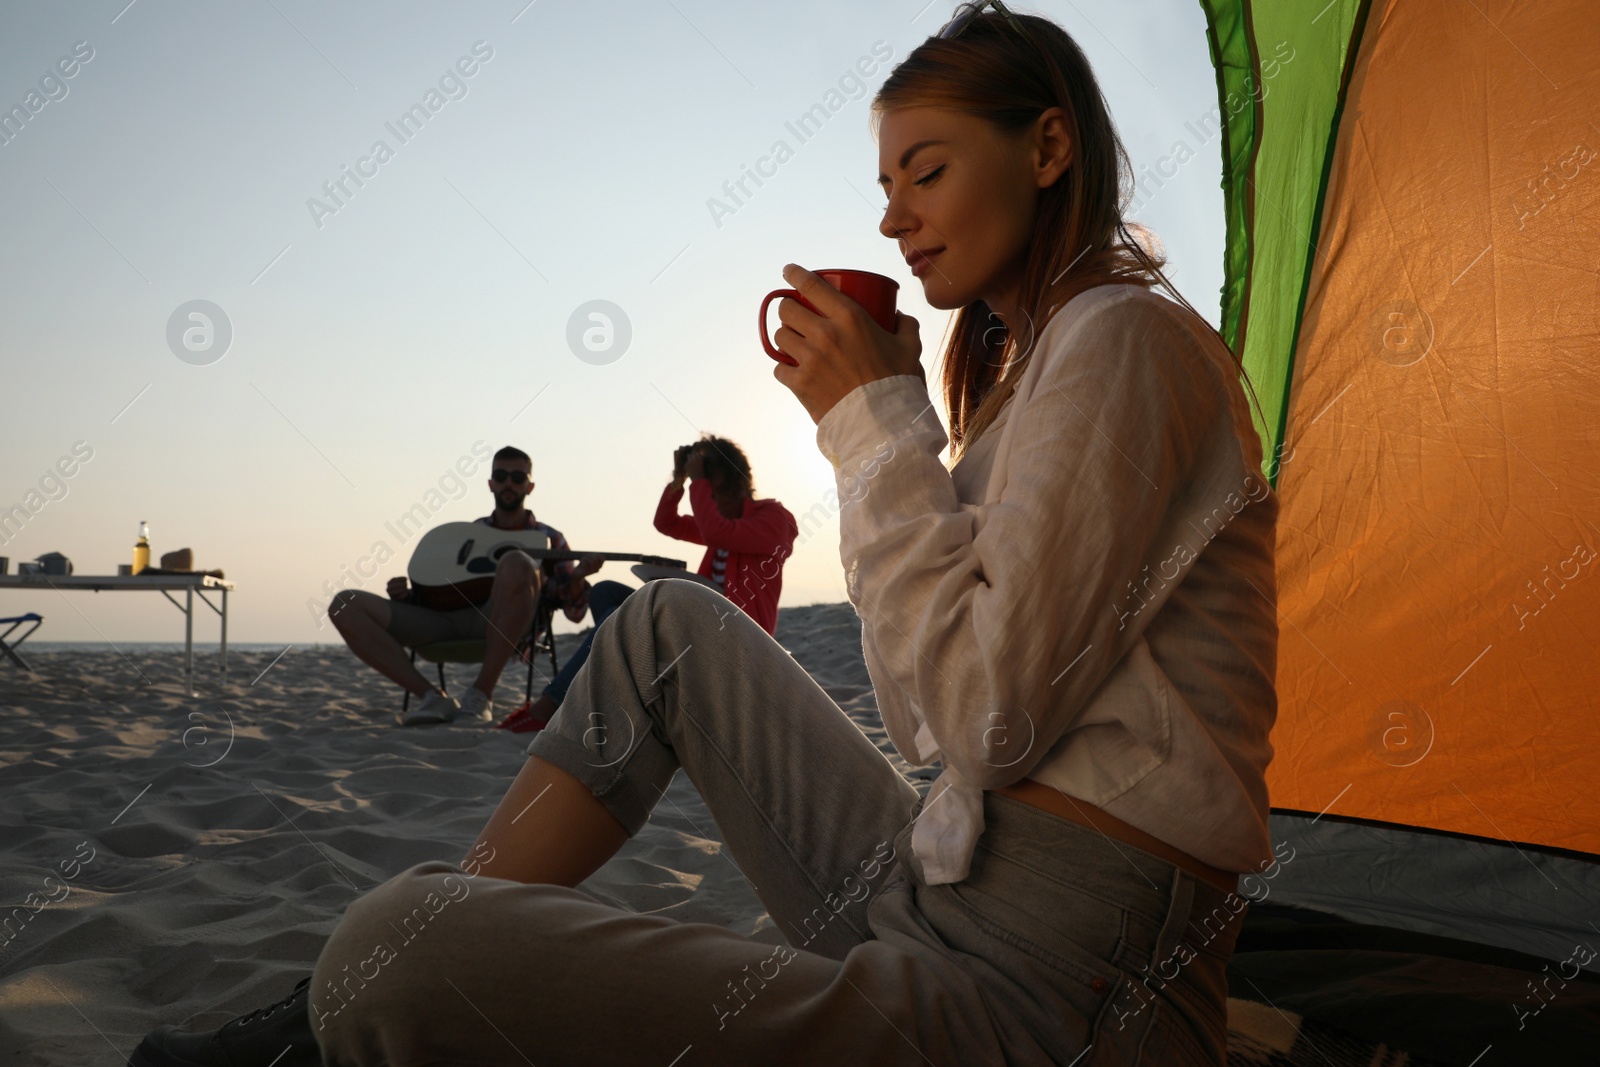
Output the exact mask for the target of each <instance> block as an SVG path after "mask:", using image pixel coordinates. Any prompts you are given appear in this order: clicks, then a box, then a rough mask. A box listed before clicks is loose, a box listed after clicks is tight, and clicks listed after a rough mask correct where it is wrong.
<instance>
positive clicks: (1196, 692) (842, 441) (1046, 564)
mask: <svg viewBox="0 0 1600 1067" xmlns="http://www.w3.org/2000/svg"><path fill="white" fill-rule="evenodd" d="M1020 375H1021V376H1020V378H1019V379H1018V381H1017V384H1016V390H1015V392H1014V394H1013V396H1012V397H1011V398H1010V400H1008V401H1007V403H1006V405H1005V407H1003V408H1002V409H1001V412H1000V414H999V416H998V418H997V419H996V420H995V422H994V423H992V424H991V425H990V427H989V429H988V430H986V431H985V432H984V433H983V434H982V435H981V436H980V437H979V438H978V439H977V440H976V441H974V442H972V443H971V446H970V447H969V449H968V450H967V451H966V453H965V454H964V455H963V456H962V457H961V459H960V461H959V462H957V463H956V465H955V466H954V467H953V468H950V469H946V467H945V465H944V463H943V461H942V459H941V453H942V452H943V450H944V449H945V447H946V445H947V443H948V439H947V437H946V435H945V432H944V429H943V427H942V426H941V425H940V423H939V420H938V419H937V418H936V417H935V415H934V411H933V404H932V402H931V401H930V400H929V397H928V390H927V386H926V384H925V383H924V382H923V380H922V379H921V378H920V377H918V376H913V375H901V376H897V377H892V378H883V379H880V380H878V381H874V382H869V383H868V384H866V385H863V386H860V387H858V388H857V389H855V390H854V391H852V392H851V393H850V394H849V395H848V396H846V397H845V398H844V399H842V400H840V401H839V403H838V404H836V405H835V406H834V407H833V409H832V410H830V411H829V412H828V413H827V414H826V415H825V416H824V417H823V418H822V420H821V422H820V423H819V424H818V426H817V444H818V447H819V448H820V449H821V450H822V453H823V454H824V455H825V456H827V458H828V459H829V461H830V462H831V463H832V464H833V466H834V470H835V477H836V480H837V482H838V487H839V496H840V500H841V501H842V504H841V509H840V520H839V526H840V546H839V552H840V557H841V559H842V560H843V563H844V571H845V581H846V587H847V590H848V594H849V597H850V601H851V603H852V604H853V605H855V608H856V611H857V613H858V614H859V615H860V616H861V621H862V627H861V637H862V646H863V651H864V652H865V655H866V661H867V668H868V671H869V673H870V674H871V676H872V682H873V686H874V689H875V690H876V693H877V699H878V706H879V709H880V710H881V712H882V714H883V719H884V724H885V726H886V727H887V729H888V732H889V738H890V740H891V741H892V742H893V744H894V746H895V748H896V749H898V750H899V752H900V753H901V755H903V756H904V757H905V758H906V759H907V761H909V762H910V763H911V764H912V765H913V766H922V765H925V764H928V763H930V762H932V761H933V760H934V759H935V758H936V757H937V758H940V759H942V761H943V769H942V771H941V773H940V775H939V777H938V779H937V780H936V781H935V782H934V784H933V787H932V789H931V790H930V791H929V794H928V798H927V801H926V803H925V804H924V805H923V808H922V813H921V814H919V816H918V819H917V824H916V826H915V827H914V828H913V831H912V851H913V853H914V854H915V855H916V856H917V858H918V860H919V861H920V862H921V864H922V867H923V870H924V873H925V877H926V880H927V882H928V884H941V883H946V882H959V881H961V880H963V879H964V878H966V876H967V872H968V869H969V865H970V863H971V859H972V854H973V850H974V848H975V847H976V844H977V840H978V837H979V836H980V835H981V834H982V832H983V796H982V790H985V789H994V788H998V787H1000V786H1005V785H1010V784H1012V783H1015V782H1017V781H1019V780H1021V779H1022V778H1025V777H1026V778H1030V779H1033V780H1034V781H1036V782H1041V783H1043V784H1045V785H1048V786H1053V787H1054V788H1056V789H1059V790H1060V791H1061V792H1063V793H1065V794H1067V795H1068V796H1071V797H1076V798H1079V799H1082V800H1085V801H1088V802H1089V803H1091V804H1095V805H1098V806H1099V807H1101V808H1102V809H1104V810H1105V811H1107V812H1109V813H1110V814H1112V815H1114V816H1116V817H1118V818H1120V819H1122V820H1124V821H1125V822H1128V823H1130V824H1132V825H1133V826H1136V827H1138V828H1139V829H1141V830H1144V831H1145V832H1146V833H1149V834H1151V835H1153V836H1154V837H1156V838H1158V839H1160V840H1162V841H1165V842H1167V843H1168V844H1170V845H1172V846H1174V847H1176V848H1179V849H1182V850H1183V851H1184V852H1187V853H1189V854H1190V855H1192V856H1194V857H1196V858H1197V859H1200V860H1202V861H1203V862H1205V863H1209V864H1211V865H1212V866H1215V867H1219V868H1221V869H1223V870H1227V871H1246V870H1250V869H1253V868H1255V867H1256V866H1257V865H1258V864H1259V863H1260V862H1262V861H1264V860H1266V859H1268V858H1269V857H1270V854H1271V853H1270V844H1269V838H1268V835H1267V789H1266V780H1265V772H1266V767H1267V763H1268V762H1269V761H1270V759H1271V758H1272V747H1271V744H1270V743H1269V742H1268V733H1269V731H1270V730H1271V728H1272V724H1273V720H1274V719H1275V718H1276V715H1277V695H1276V690H1275V689H1274V687H1273V676H1274V673H1275V671H1276V667H1277V638H1278V627H1277V614H1276V609H1275V607H1274V603H1275V600H1276V596H1277V590H1276V583H1275V580H1274V574H1273V536H1274V527H1275V525H1276V520H1277V513H1278V497H1277V494H1276V493H1275V492H1273V491H1272V489H1271V488H1270V487H1269V486H1268V484H1267V482H1266V479H1265V478H1264V477H1263V476H1262V474H1261V444H1260V439H1259V437H1258V436H1257V434H1256V432H1255V430H1254V428H1253V426H1252V424H1251V421H1250V415H1249V409H1248V407H1247V406H1246V403H1245V398H1244V392H1243V389H1242V387H1241V386H1240V383H1239V379H1238V370H1237V365H1236V364H1235V362H1234V360H1233V357H1232V356H1231V354H1230V353H1229V352H1228V350H1227V348H1226V346H1224V345H1223V344H1222V342H1221V340H1220V339H1219V338H1218V337H1217V336H1216V335H1215V334H1214V333H1213V332H1212V331H1211V330H1210V328H1209V327H1208V326H1207V325H1206V324H1205V323H1204V322H1202V321H1201V320H1199V319H1198V318H1196V317H1195V316H1194V315H1192V314H1191V313H1189V312H1188V311H1187V310H1185V309H1183V308H1182V307H1180V306H1179V305H1177V304H1175V303H1173V302H1172V301H1170V300H1168V299H1166V298H1165V297H1163V296H1161V295H1160V294H1158V293H1155V292H1153V291H1151V290H1148V289H1145V288H1144V287H1142V286H1137V285H1131V284H1112V285H1102V286H1099V287H1096V288H1093V289H1089V290H1086V291H1085V292H1083V293H1080V294H1078V295H1077V296H1076V297H1074V298H1073V299H1072V300H1071V301H1069V302H1068V303H1067V305H1066V306H1065V307H1064V308H1063V309H1061V310H1060V311H1059V312H1058V313H1057V314H1056V315H1055V316H1054V317H1053V318H1052V319H1051V320H1050V322H1049V323H1048V324H1047V325H1046V327H1045V328H1044V329H1043V330H1042V331H1041V332H1040V334H1039V336H1038V338H1037V342H1036V346H1035V350H1034V352H1033V354H1032V356H1031V358H1030V359H1029V361H1028V362H1027V364H1026V365H1025V366H1024V367H1023V369H1022V370H1021V372H1020Z"/></svg>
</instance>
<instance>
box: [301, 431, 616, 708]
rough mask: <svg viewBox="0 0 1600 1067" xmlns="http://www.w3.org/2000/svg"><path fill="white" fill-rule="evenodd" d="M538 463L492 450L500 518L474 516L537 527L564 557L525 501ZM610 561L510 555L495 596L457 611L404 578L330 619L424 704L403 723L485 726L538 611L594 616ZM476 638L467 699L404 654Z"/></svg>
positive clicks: (341, 600)
mask: <svg viewBox="0 0 1600 1067" xmlns="http://www.w3.org/2000/svg"><path fill="white" fill-rule="evenodd" d="M532 474H533V461H532V460H531V459H529V458H528V454H527V453H526V452H523V451H522V450H521V449H518V448H513V447H511V446H510V445H507V446H506V447H504V448H502V449H501V450H500V451H498V452H496V453H495V454H494V461H493V465H492V475H491V478H490V481H489V483H488V484H489V489H490V491H491V492H493V493H494V502H495V506H494V513H493V514H491V515H486V516H484V517H483V518H481V519H478V520H476V521H477V522H479V523H482V524H483V525H485V526H492V527H494V528H496V529H500V530H539V531H542V532H543V533H544V534H545V535H546V536H547V537H548V538H549V547H550V549H551V550H552V551H555V552H565V551H567V539H566V538H565V537H563V536H562V535H561V533H560V531H558V530H556V529H555V528H553V527H551V526H547V525H545V524H544V523H541V522H539V521H537V520H536V519H535V518H534V517H533V512H532V511H531V510H529V509H528V508H525V507H523V501H524V500H525V499H527V496H528V494H529V493H530V492H532V491H533V481H532V477H531V476H532ZM603 563H604V560H603V559H602V558H601V556H600V555H599V554H598V553H595V554H591V555H587V556H584V557H582V558H581V559H578V560H568V561H556V560H550V559H546V560H543V561H542V562H535V561H534V560H533V559H532V558H531V557H530V556H528V555H527V554H526V553H523V552H507V553H506V554H504V555H503V556H501V557H500V559H499V562H498V563H497V564H496V566H495V572H494V583H493V587H492V590H491V592H490V594H489V599H488V600H487V601H486V602H484V603H482V604H475V605H472V606H469V607H464V608H459V609H456V610H452V611H437V610H434V609H432V608H427V607H423V606H422V605H421V604H418V603H415V602H414V599H415V597H414V592H415V591H414V590H412V589H411V588H410V587H409V586H408V583H407V581H406V579H405V578H391V579H389V586H388V593H389V596H388V599H385V598H383V597H380V596H378V595H377V594H375V593H369V592H366V591H365V590H360V589H344V590H341V591H340V592H338V593H336V594H335V595H334V598H333V601H332V602H331V603H330V604H329V605H328V617H329V618H330V619H332V620H333V624H334V626H335V627H336V628H337V629H338V631H339V634H340V635H341V636H342V637H343V638H344V640H345V644H347V645H349V646H350V651H351V652H353V653H355V655H356V657H357V658H358V659H360V660H361V661H362V662H363V663H366V664H367V665H368V666H370V667H372V668H374V669H375V670H377V671H378V673H380V674H382V675H384V676H385V677H387V678H391V679H393V680H394V681H395V682H396V683H398V684H399V685H400V686H402V687H403V688H405V690H406V691H407V692H409V693H411V695H412V696H414V697H420V698H421V699H420V700H418V701H414V702H412V703H411V705H410V707H409V708H408V710H407V711H406V712H405V713H404V714H403V715H402V716H401V717H400V722H401V724H402V725H405V726H412V725H417V724H420V723H437V722H450V721H451V720H453V719H457V718H463V719H468V720H478V721H487V720H489V719H490V718H492V717H493V701H492V700H491V694H492V693H493V692H494V687H495V683H496V682H497V681H498V680H499V678H500V672H501V671H502V670H503V669H504V668H505V665H506V663H508V662H509V661H510V659H511V657H512V655H513V654H514V653H515V652H516V650H517V645H518V643H519V642H520V641H521V639H522V637H523V636H524V635H525V634H527V632H528V629H529V627H530V626H532V625H533V619H534V612H535V609H536V608H537V607H540V606H543V607H549V608H555V607H558V606H559V607H560V608H561V609H562V610H563V611H565V612H566V616H567V618H569V619H571V620H572V621H573V622H581V621H582V620H583V617H584V615H585V614H586V613H587V612H588V610H589V582H588V581H587V578H588V576H589V575H591V574H593V573H594V572H596V571H598V570H599V569H600V567H601V566H602V565H603ZM471 639H479V640H483V641H484V642H485V643H486V648H485V650H484V656H483V665H482V667H480V668H479V670H478V677H477V679H476V680H475V681H473V683H472V686H471V688H469V689H468V690H467V691H466V693H465V695H464V696H463V697H462V699H461V701H460V702H459V703H458V702H457V701H456V700H455V698H454V697H451V696H448V695H447V694H445V693H444V692H443V691H442V690H440V689H437V688H435V687H434V686H432V685H430V684H429V683H428V680H427V679H426V678H424V677H423V676H422V674H421V672H419V671H418V670H417V669H416V667H414V666H413V665H412V664H411V662H410V660H409V658H408V657H407V655H406V651H405V650H406V648H408V647H409V648H415V647H416V646H417V645H424V644H428V643H430V642H433V641H456V640H471Z"/></svg>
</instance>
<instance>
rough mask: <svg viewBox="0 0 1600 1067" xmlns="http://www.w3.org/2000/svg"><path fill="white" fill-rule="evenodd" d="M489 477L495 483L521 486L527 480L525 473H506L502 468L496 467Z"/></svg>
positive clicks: (526, 473)
mask: <svg viewBox="0 0 1600 1067" xmlns="http://www.w3.org/2000/svg"><path fill="white" fill-rule="evenodd" d="M489 477H491V478H493V479H494V480H495V481H497V482H510V483H511V484H512V485H521V484H522V483H523V482H525V481H527V480H528V472H527V471H508V470H506V469H505V468H504V467H496V468H495V469H494V473H492V474H490V475H489Z"/></svg>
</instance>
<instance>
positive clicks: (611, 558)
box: [517, 548, 688, 568]
mask: <svg viewBox="0 0 1600 1067" xmlns="http://www.w3.org/2000/svg"><path fill="white" fill-rule="evenodd" d="M517 551H519V552H523V553H526V554H527V555H529V556H532V557H533V558H534V559H554V560H567V559H583V558H584V557H585V556H598V557H600V558H601V559H603V560H605V561H606V562H607V563H652V564H655V565H656V566H657V567H683V568H687V567H688V564H687V563H686V562H684V561H683V560H681V559H668V558H667V557H665V556H642V555H639V554H637V553H633V552H573V551H571V550H568V551H566V552H558V551H557V550H556V549H553V548H522V549H518V550H517Z"/></svg>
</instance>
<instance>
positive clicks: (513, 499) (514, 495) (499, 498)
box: [494, 489, 528, 511]
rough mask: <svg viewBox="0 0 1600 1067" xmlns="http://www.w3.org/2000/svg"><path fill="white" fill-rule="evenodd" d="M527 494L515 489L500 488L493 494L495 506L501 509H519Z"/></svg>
mask: <svg viewBox="0 0 1600 1067" xmlns="http://www.w3.org/2000/svg"><path fill="white" fill-rule="evenodd" d="M526 499H528V494H527V493H525V492H520V491H518V490H516V489H501V490H500V491H499V492H497V493H495V495H494V502H495V506H496V507H497V508H499V509H500V510H501V511H521V510H522V502H523V501H524V500H526Z"/></svg>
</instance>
